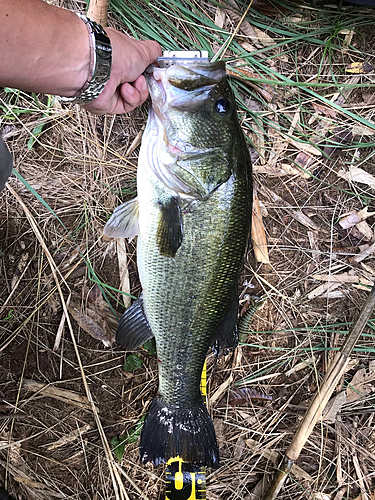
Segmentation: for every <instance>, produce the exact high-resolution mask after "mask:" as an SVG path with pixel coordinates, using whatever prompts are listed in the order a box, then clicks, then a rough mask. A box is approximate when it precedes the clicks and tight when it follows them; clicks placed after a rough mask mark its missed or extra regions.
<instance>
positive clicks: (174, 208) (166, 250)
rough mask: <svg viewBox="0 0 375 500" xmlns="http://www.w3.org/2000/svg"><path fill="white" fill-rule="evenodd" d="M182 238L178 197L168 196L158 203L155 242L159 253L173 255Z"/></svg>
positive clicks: (165, 255) (167, 255) (166, 255)
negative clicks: (166, 199)
mask: <svg viewBox="0 0 375 500" xmlns="http://www.w3.org/2000/svg"><path fill="white" fill-rule="evenodd" d="M182 238H183V222H182V214H181V208H180V206H179V204H178V199H177V198H175V197H173V198H170V200H168V201H167V202H166V203H160V212H159V222H158V229H157V232H156V243H157V245H158V248H159V250H160V255H163V256H164V257H174V256H175V255H176V252H177V250H178V249H179V248H180V246H181V243H182Z"/></svg>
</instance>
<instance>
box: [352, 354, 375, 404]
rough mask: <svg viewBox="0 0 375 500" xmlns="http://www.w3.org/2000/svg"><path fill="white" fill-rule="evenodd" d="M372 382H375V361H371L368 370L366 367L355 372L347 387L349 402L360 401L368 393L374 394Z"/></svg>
mask: <svg viewBox="0 0 375 500" xmlns="http://www.w3.org/2000/svg"><path fill="white" fill-rule="evenodd" d="M372 382H375V361H371V363H370V365H369V371H368V372H367V371H366V368H362V369H361V370H358V371H357V372H356V373H355V375H354V377H353V380H352V381H351V382H350V385H349V386H348V388H347V389H346V396H347V399H346V401H347V403H353V402H354V401H359V400H361V399H363V398H365V397H366V396H367V395H368V394H372V393H373V392H374V391H375V387H374V384H373V383H372Z"/></svg>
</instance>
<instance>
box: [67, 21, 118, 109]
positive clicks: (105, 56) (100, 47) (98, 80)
mask: <svg viewBox="0 0 375 500" xmlns="http://www.w3.org/2000/svg"><path fill="white" fill-rule="evenodd" d="M76 14H77V16H78V17H79V18H80V19H82V21H83V22H84V23H85V24H86V27H87V29H88V32H89V40H90V71H89V75H90V76H89V80H88V81H87V82H86V83H85V85H84V86H83V87H82V89H81V90H80V91H79V92H78V94H77V95H75V96H73V97H59V99H60V100H61V101H63V102H69V103H74V104H88V103H89V102H91V101H93V100H94V99H96V98H97V97H98V96H99V94H100V93H101V92H102V90H103V89H104V86H105V84H106V83H107V82H108V80H109V78H110V76H111V67H112V48H111V41H110V39H109V37H108V35H107V33H106V32H105V30H104V29H103V27H102V26H101V25H100V24H99V23H97V22H95V21H92V20H91V19H89V18H88V17H86V16H84V15H83V14H81V13H79V12H76Z"/></svg>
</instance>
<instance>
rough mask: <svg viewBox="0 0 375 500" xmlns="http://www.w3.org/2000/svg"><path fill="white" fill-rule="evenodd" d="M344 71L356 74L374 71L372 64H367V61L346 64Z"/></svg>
mask: <svg viewBox="0 0 375 500" xmlns="http://www.w3.org/2000/svg"><path fill="white" fill-rule="evenodd" d="M345 71H346V72H347V73H356V74H363V73H371V72H372V71H374V68H373V66H371V64H369V63H368V62H366V61H364V62H353V63H350V64H348V65H347V67H346V68H345Z"/></svg>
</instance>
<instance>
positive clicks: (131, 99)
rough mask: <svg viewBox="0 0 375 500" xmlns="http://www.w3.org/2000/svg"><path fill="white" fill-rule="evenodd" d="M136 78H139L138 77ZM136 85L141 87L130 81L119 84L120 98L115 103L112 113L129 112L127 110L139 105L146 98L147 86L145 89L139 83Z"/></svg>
mask: <svg viewBox="0 0 375 500" xmlns="http://www.w3.org/2000/svg"><path fill="white" fill-rule="evenodd" d="M137 80H139V78H138V79H137ZM137 85H138V86H140V87H141V88H140V89H139V88H137V87H136V86H135V85H131V84H130V83H123V84H122V85H121V87H120V89H119V90H120V98H119V99H118V101H117V103H116V107H115V109H114V110H113V111H112V112H113V113H114V114H118V113H129V111H132V110H133V109H135V108H136V107H137V106H140V105H141V104H142V103H143V102H144V101H145V100H146V99H147V95H148V90H147V86H146V89H143V88H142V85H141V84H140V83H138V84H137Z"/></svg>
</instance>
